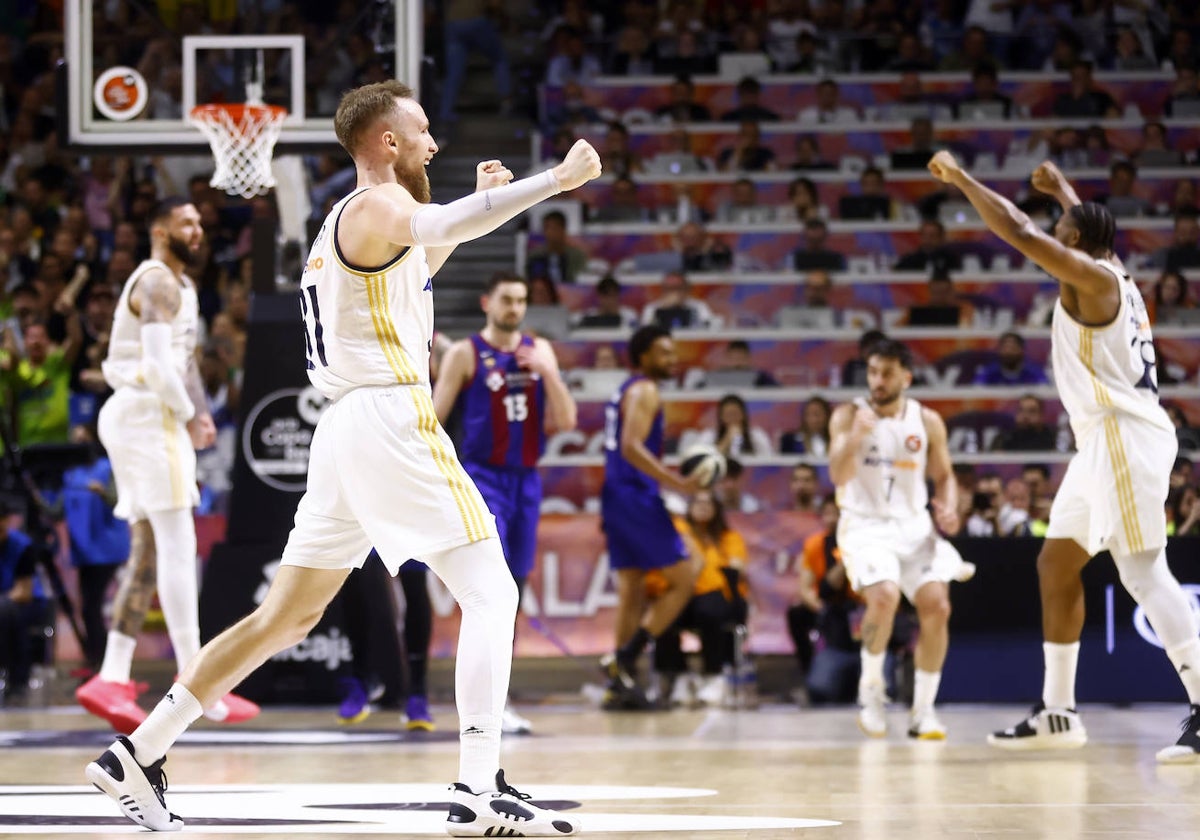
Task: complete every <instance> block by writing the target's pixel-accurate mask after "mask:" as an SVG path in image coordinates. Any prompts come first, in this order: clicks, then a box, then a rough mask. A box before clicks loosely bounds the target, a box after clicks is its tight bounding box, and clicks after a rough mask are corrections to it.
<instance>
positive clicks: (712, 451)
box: [679, 443, 725, 487]
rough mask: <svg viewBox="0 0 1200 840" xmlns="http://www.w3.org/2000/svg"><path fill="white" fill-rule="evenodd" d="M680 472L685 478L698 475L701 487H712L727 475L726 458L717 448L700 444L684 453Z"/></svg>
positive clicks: (690, 447)
mask: <svg viewBox="0 0 1200 840" xmlns="http://www.w3.org/2000/svg"><path fill="white" fill-rule="evenodd" d="M679 471H680V472H681V473H683V475H684V477H685V478H689V477H691V476H692V475H698V476H699V477H700V486H702V487H712V486H713V484H715V483H716V482H717V481H718V480H719V479H720V478H721V477H722V476H724V475H725V456H724V455H722V454H721V452H720V450H719V449H717V448H716V447H715V446H710V445H709V444H706V443H698V444H696V445H695V446H689V447H688V448H687V450H686V451H685V452H684V453H683V461H682V462H681V463H680V464H679Z"/></svg>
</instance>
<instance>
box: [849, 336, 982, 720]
mask: <svg viewBox="0 0 1200 840" xmlns="http://www.w3.org/2000/svg"><path fill="white" fill-rule="evenodd" d="M866 362H867V387H868V388H869V389H870V398H869V399H857V400H855V401H854V402H853V403H847V404H844V405H840V406H838V408H837V410H835V411H834V412H833V418H832V419H831V420H830V423H829V437H830V444H829V476H830V478H831V479H832V480H833V483H834V484H835V485H836V487H837V502H838V507H839V508H840V509H841V512H842V515H841V518H840V519H839V520H838V534H837V538H838V548H839V549H841V552H842V562H843V564H845V566H846V573H847V575H849V578H850V584H851V585H852V586H853V587H854V589H855V590H857V591H858V593H859V594H860V595H861V596H862V597H863V600H864V601H865V602H866V605H867V609H866V613H865V614H864V615H863V620H862V649H861V656H862V676H861V677H860V679H859V684H858V703H859V715H858V724H859V727H860V728H861V729H862V730H863V732H864V733H866V734H867V735H869V736H871V737H873V738H882V737H883V736H884V735H886V734H887V715H886V714H885V706H886V703H887V697H886V692H885V686H884V679H883V662H884V657H885V655H886V653H887V644H888V640H889V639H890V638H891V635H892V624H893V622H894V621H895V618H896V610H897V608H898V607H899V606H900V597H901V596H902V595H903V596H904V597H905V598H907V599H908V600H909V602H910V603H912V605H913V606H914V607H916V609H917V618H918V620H919V622H920V627H921V632H920V637H919V639H918V641H917V649H916V653H915V657H914V658H915V660H916V662H915V664H916V678H915V683H914V687H913V704H912V711H911V714H910V718H909V729H908V734H909V736H910V737H913V738H920V739H923V740H942V739H944V738H945V737H946V730H945V728H944V727H943V726H942V724H941V722H940V721H939V720H938V717H937V714H936V713H935V712H934V709H933V704H934V700H935V699H936V698H937V690H938V685H939V684H940V682H941V678H942V663H943V662H944V661H945V659H946V648H947V646H948V644H949V639H950V637H949V621H950V589H949V583H950V581H952V580H956V579H961V578H964V577H965V576H966V575H964V573H963V572H964V569H963V567H964V563H963V560H962V557H960V556H959V554H958V551H956V550H955V548H954V546H952V545H950V543H948V542H947V541H946V540H945V539H943V538H942V537H941V536H939V535H938V533H937V531H936V530H935V528H934V519H935V518H936V520H937V526H938V527H939V528H941V529H942V530H943V531H946V532H947V533H953V532H955V531H957V530H958V484H957V482H956V481H955V480H954V472H953V470H952V469H951V464H950V449H949V447H948V446H947V444H946V424H945V423H943V422H942V418H941V417H940V416H938V414H937V412H935V411H932V410H931V409H928V408H926V407H924V406H922V405H921V404H920V403H918V402H917V401H916V400H914V399H912V398H911V397H909V396H908V395H907V394H906V393H905V392H906V391H907V390H908V386H909V385H911V384H912V356H911V354H910V353H909V351H908V348H907V347H905V346H904V345H903V344H901V343H900V342H898V341H894V340H891V339H882V340H880V341H877V342H876V343H874V344H872V345H871V346H870V348H868V349H867V356H866ZM926 477H928V478H929V479H931V480H932V481H933V484H934V497H933V500H932V507H933V511H934V517H930V515H929V511H928V509H927V508H928V507H929V506H930V499H929V491H928V490H927V489H926V487H925V480H926Z"/></svg>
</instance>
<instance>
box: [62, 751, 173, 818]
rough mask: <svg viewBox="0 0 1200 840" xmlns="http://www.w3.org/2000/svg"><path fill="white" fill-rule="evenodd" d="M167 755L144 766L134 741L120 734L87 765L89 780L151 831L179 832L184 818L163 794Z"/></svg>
mask: <svg viewBox="0 0 1200 840" xmlns="http://www.w3.org/2000/svg"><path fill="white" fill-rule="evenodd" d="M166 760H167V759H166V756H164V757H162V758H160V759H159V760H158V761H156V762H154V763H153V764H151V765H150V766H149V767H143V766H142V765H141V764H138V761H137V759H136V758H134V756H133V744H131V743H130V742H129V739H128V738H126V737H125V736H124V735H118V736H117V740H116V741H114V742H113V745H112V746H111V747H109V748H108V749H107V750H105V751H104V754H103V755H101V756H100V757H99V758H97V759H96V760H95V761H93V762H92V763H91V764H89V765H88V766H87V769H86V770H85V771H84V772H85V773H86V775H87V780H88V781H89V782H91V783H92V784H93V785H95V786H96V789H97V790H99V791H100V792H101V793H104V794H107V795H108V797H109V798H110V799H112V800H113V801H114V802H116V803H117V805H119V806H120V807H121V811H123V812H124V814H125V816H127V817H129V819H131V820H133V822H135V823H137V824H138V825H140V826H144V827H146V828H148V829H150V830H151V831H179V829H181V828H183V820H181V819H180V818H179V817H177V816H175V815H174V814H172V813H171V812H170V811H168V810H167V803H166V801H165V800H164V799H163V793H164V792H165V791H166V789H167V774H166V773H164V772H163V764H165V763H166Z"/></svg>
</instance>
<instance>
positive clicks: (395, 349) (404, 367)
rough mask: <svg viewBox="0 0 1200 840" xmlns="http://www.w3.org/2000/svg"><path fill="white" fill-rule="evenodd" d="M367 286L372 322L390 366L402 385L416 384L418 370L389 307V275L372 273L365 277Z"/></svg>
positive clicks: (418, 379) (418, 378)
mask: <svg viewBox="0 0 1200 840" xmlns="http://www.w3.org/2000/svg"><path fill="white" fill-rule="evenodd" d="M363 282H364V283H365V284H366V287H367V304H368V306H369V307H370V310H371V323H372V325H373V326H374V327H375V338H376V339H377V340H378V341H379V346H380V348H381V349H382V350H383V356H384V358H385V359H387V362H388V366H389V367H391V369H392V373H393V374H395V376H396V381H397V382H398V383H400V384H401V385H415V384H417V382H419V381H420V377H418V376H417V374H416V371H414V370H413V368H412V365H411V364H409V361H408V357H407V355H406V354H405V352H404V347H403V346H402V345H401V344H400V338H399V336H397V335H396V327H395V324H393V323H392V316H391V313H390V312H388V308H387V275H386V274H371V275H366V276H364V277H363Z"/></svg>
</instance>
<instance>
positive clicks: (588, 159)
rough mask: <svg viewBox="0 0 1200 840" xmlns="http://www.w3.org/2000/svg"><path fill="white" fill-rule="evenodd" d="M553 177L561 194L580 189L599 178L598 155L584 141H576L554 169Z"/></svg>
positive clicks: (589, 144) (590, 145)
mask: <svg viewBox="0 0 1200 840" xmlns="http://www.w3.org/2000/svg"><path fill="white" fill-rule="evenodd" d="M554 177H555V178H557V179H558V186H559V188H560V189H561V190H562V191H563V192H568V191H569V190H573V189H575V188H576V187H582V186H583V185H584V184H586V183H587V182H588V181H591V180H593V179H595V178H599V177H600V155H598V154H597V153H596V150H595V149H593V148H592V144H591V143H589V142H588V141H586V140H576V141H575V145H574V146H572V147H571V151H569V152H567V156H566V157H565V158H563V162H562V163H560V164H559V165H558V166H556V167H554Z"/></svg>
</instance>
